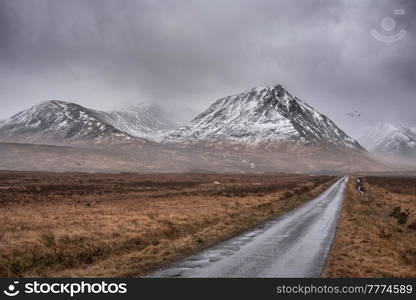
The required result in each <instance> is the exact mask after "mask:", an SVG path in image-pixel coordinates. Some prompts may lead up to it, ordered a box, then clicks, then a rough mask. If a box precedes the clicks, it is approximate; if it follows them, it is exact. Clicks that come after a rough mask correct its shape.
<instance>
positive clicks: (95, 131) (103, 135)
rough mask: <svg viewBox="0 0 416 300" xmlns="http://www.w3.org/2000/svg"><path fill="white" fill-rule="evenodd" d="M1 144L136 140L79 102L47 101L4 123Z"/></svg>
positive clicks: (97, 112)
mask: <svg viewBox="0 0 416 300" xmlns="http://www.w3.org/2000/svg"><path fill="white" fill-rule="evenodd" d="M3 122H4V124H3V125H2V126H1V127H0V141H2V142H19V143H47V144H72V143H82V142H90V143H110V144H112V143H122V142H129V141H132V140H134V139H135V138H134V137H133V136H132V135H130V134H128V133H125V132H123V131H121V130H119V129H117V128H115V127H114V126H113V125H111V124H108V123H107V122H106V120H104V119H103V118H102V112H99V111H96V110H92V109H88V108H85V107H83V106H80V105H78V104H75V103H69V102H64V101H57V100H53V101H47V102H43V103H41V104H39V105H36V106H33V107H31V108H29V109H28V110H25V111H22V112H20V113H18V114H16V115H14V116H12V117H10V118H9V119H6V120H4V121H3Z"/></svg>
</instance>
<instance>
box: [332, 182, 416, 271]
mask: <svg viewBox="0 0 416 300" xmlns="http://www.w3.org/2000/svg"><path fill="white" fill-rule="evenodd" d="M356 180H357V177H353V178H351V180H350V182H349V184H348V187H347V193H346V196H345V200H344V208H343V211H342V214H341V218H340V222H339V224H338V230H337V234H336V239H335V243H334V244H333V249H332V253H331V256H330V259H329V261H328V264H327V268H326V271H325V273H324V276H325V277H416V247H415V245H416V178H415V177H412V178H410V177H365V178H363V180H364V187H365V190H366V195H365V196H364V195H362V194H361V193H359V192H358V191H357V189H356V188H357V187H356Z"/></svg>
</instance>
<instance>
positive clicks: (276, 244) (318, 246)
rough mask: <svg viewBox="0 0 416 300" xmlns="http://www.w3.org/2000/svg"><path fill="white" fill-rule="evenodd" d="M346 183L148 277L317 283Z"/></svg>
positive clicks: (338, 184)
mask: <svg viewBox="0 0 416 300" xmlns="http://www.w3.org/2000/svg"><path fill="white" fill-rule="evenodd" d="M347 181H348V178H347V177H344V178H342V179H340V180H339V181H337V182H336V183H335V184H334V185H332V186H331V187H330V188H329V189H328V190H326V191H325V192H324V193H322V194H321V195H320V196H318V197H317V198H315V199H313V200H312V201H310V202H308V203H306V204H304V205H302V206H300V207H298V208H297V209H295V210H293V211H291V212H289V213H286V214H284V215H282V216H280V217H278V218H277V219H274V220H272V221H269V222H267V223H265V224H263V225H260V226H257V227H255V228H254V229H252V230H250V231H247V232H245V233H243V234H241V235H239V236H237V237H235V238H232V239H230V240H228V241H226V242H223V243H221V244H218V245H216V246H214V247H212V248H209V249H207V250H205V251H203V252H201V253H199V254H196V255H193V256H191V257H188V258H186V259H185V260H182V261H180V262H177V263H175V264H173V265H171V266H170V267H169V268H167V269H164V270H160V271H158V272H156V273H154V274H152V275H150V277H320V275H321V273H322V270H323V268H324V266H325V262H326V258H327V256H328V252H329V249H330V246H331V243H332V240H333V238H334V235H335V230H336V225H337V222H338V217H339V213H340V210H341V204H342V200H343V197H344V191H345V187H346V183H347Z"/></svg>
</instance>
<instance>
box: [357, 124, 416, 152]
mask: <svg viewBox="0 0 416 300" xmlns="http://www.w3.org/2000/svg"><path fill="white" fill-rule="evenodd" d="M358 140H359V141H360V143H361V144H362V145H363V146H364V147H366V149H367V150H369V151H371V152H375V153H381V154H393V155H408V154H416V128H415V127H413V128H407V127H405V126H402V125H397V124H391V123H379V124H377V125H376V126H373V127H367V128H364V129H363V131H362V133H361V135H360V137H359V139H358Z"/></svg>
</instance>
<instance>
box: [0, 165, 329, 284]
mask: <svg viewBox="0 0 416 300" xmlns="http://www.w3.org/2000/svg"><path fill="white" fill-rule="evenodd" d="M333 180H334V178H332V177H327V176H316V177H311V176H279V175H264V176H260V175H257V176H256V175H252V176H248V175H247V176H244V175H203V174H198V175H197V174H187V175H186V174H185V175H179V174H176V175H175V174H165V175H160V174H159V175H158V174H153V175H140V174H112V175H110V174H109V175H105V174H57V173H24V172H22V173H20V172H0V276H1V277H12V276H45V277H48V276H63V277H72V276H80V277H93V276H98V277H100V276H101V277H116V276H136V275H142V274H146V273H147V272H149V271H152V270H155V269H156V268H158V267H160V266H163V265H165V264H167V263H169V262H171V261H172V260H175V259H178V258H181V257H183V256H185V255H188V254H191V253H193V252H195V251H198V250H201V249H203V248H206V247H208V246H210V245H212V244H214V243H217V242H220V241H222V240H224V239H226V238H228V237H230V236H233V235H235V234H237V233H239V232H241V231H243V230H245V229H248V228H249V227H252V226H254V225H257V224H259V223H261V222H264V221H266V220H268V219H270V218H272V217H274V216H277V215H279V214H281V213H283V212H285V211H288V210H290V209H293V208H294V207H296V206H298V205H299V204H301V203H303V202H305V201H307V200H309V199H311V198H312V197H313V196H315V195H316V194H317V193H319V192H321V191H322V190H323V189H325V188H326V187H327V186H328V185H329V184H330V182H331V181H333ZM214 181H219V182H220V184H214Z"/></svg>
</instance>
